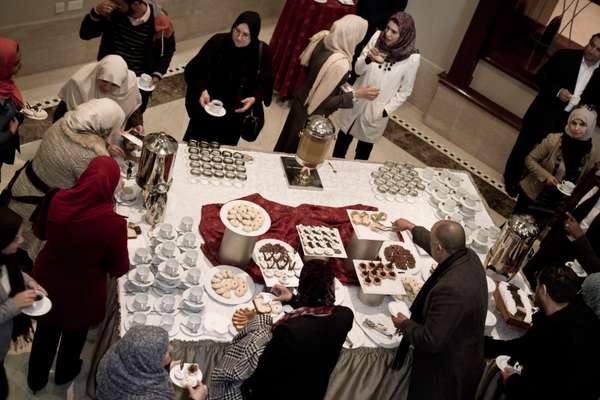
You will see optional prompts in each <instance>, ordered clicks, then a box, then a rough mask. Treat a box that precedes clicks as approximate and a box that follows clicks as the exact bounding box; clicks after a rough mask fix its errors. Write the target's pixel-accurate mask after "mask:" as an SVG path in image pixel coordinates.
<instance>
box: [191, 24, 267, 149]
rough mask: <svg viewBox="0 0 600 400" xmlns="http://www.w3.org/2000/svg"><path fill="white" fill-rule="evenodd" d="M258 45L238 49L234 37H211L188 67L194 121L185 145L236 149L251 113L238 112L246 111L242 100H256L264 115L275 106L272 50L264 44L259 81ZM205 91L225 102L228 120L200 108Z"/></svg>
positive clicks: (253, 44) (228, 35)
mask: <svg viewBox="0 0 600 400" xmlns="http://www.w3.org/2000/svg"><path fill="white" fill-rule="evenodd" d="M258 43H259V42H258V41H256V42H252V43H250V44H249V45H248V46H246V47H240V48H238V47H235V45H234V43H233V40H232V38H231V33H229V32H228V33H219V34H216V35H214V36H213V37H211V38H210V39H209V40H208V42H206V44H205V45H204V46H203V47H202V49H200V52H199V53H198V54H197V55H196V56H195V57H194V58H193V59H192V60H191V61H190V62H189V64H188V65H187V66H186V67H185V81H186V83H187V92H186V95H185V108H186V110H187V112H188V115H189V117H190V123H189V125H188V128H187V131H186V133H185V136H184V138H183V139H184V140H185V141H187V140H190V139H196V140H207V141H217V142H219V143H221V144H227V145H236V144H237V143H238V141H239V139H240V135H241V127H242V120H243V118H244V116H245V115H247V114H248V113H249V112H250V110H248V112H247V113H243V114H241V113H236V112H235V110H236V109H238V108H241V107H242V103H241V100H243V99H245V98H247V97H254V98H256V102H255V103H254V107H253V109H254V112H255V113H259V114H260V113H262V112H263V108H262V103H264V104H265V105H267V106H268V105H269V104H271V98H272V93H273V79H272V74H271V49H270V48H269V46H268V45H267V44H265V43H263V53H262V61H261V73H260V77H259V78H258V79H257V69H258V51H259V50H258ZM204 90H207V91H208V94H209V95H210V99H211V100H221V101H222V102H223V106H224V107H225V110H226V111H227V114H226V115H225V116H224V117H213V116H211V115H209V114H208V113H207V112H206V111H204V109H203V108H202V107H201V106H200V95H201V94H202V92H203V91H204Z"/></svg>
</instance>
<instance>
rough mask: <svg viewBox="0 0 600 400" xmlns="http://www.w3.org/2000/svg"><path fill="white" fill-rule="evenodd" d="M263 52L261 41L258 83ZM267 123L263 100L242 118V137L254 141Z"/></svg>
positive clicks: (259, 46)
mask: <svg viewBox="0 0 600 400" xmlns="http://www.w3.org/2000/svg"><path fill="white" fill-rule="evenodd" d="M262 53H263V43H262V42H260V43H259V45H258V70H257V72H256V82H257V84H258V83H259V81H260V67H261V65H262ZM257 107H260V108H261V110H260V111H258V109H257ZM264 125H265V114H264V111H263V110H262V102H260V101H259V102H255V103H254V104H253V105H252V107H250V113H249V114H248V115H246V116H245V117H244V119H243V120H242V128H241V129H242V134H241V136H242V139H244V140H245V141H247V142H254V141H255V140H256V138H257V137H258V134H259V133H260V131H261V130H262V128H263V126H264Z"/></svg>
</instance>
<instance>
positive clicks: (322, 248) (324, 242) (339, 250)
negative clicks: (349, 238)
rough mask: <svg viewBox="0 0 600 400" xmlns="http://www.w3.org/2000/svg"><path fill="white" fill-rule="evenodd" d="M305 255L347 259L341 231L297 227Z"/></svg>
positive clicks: (315, 227) (322, 227)
mask: <svg viewBox="0 0 600 400" xmlns="http://www.w3.org/2000/svg"><path fill="white" fill-rule="evenodd" d="M296 229H297V230H298V236H299V237H300V243H302V250H303V251H304V254H305V255H307V256H312V257H332V258H347V257H348V256H347V255H346V250H345V249H344V244H343V243H342V238H341V237H340V231H339V230H338V229H337V228H330V227H327V226H314V225H297V226H296Z"/></svg>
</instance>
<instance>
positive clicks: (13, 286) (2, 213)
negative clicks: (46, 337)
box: [0, 207, 31, 342]
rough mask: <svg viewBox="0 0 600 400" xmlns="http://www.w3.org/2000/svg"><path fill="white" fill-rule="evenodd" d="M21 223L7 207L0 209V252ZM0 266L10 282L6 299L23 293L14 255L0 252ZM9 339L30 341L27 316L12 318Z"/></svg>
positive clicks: (18, 217) (11, 239) (17, 215)
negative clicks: (2, 266) (4, 268)
mask: <svg viewBox="0 0 600 400" xmlns="http://www.w3.org/2000/svg"><path fill="white" fill-rule="evenodd" d="M22 222H23V219H22V218H21V216H19V214H17V213H15V212H14V211H12V210H11V209H9V208H7V207H0V250H2V249H4V248H6V247H7V246H8V245H9V244H11V243H12V242H13V241H14V240H15V237H16V236H17V233H18V232H19V228H20V227H21V223H22ZM0 265H6V271H7V272H8V281H9V282H10V293H9V294H8V297H14V296H15V294H17V293H19V292H22V291H24V290H25V281H24V279H23V274H22V273H21V268H20V266H19V264H18V262H17V258H16V255H15V254H3V253H1V252H0ZM11 337H12V340H13V341H14V342H16V341H18V340H19V338H20V337H23V339H25V340H26V341H29V340H30V339H31V319H30V318H29V317H28V316H26V315H24V314H19V315H17V316H16V317H14V318H13V330H12V336H11Z"/></svg>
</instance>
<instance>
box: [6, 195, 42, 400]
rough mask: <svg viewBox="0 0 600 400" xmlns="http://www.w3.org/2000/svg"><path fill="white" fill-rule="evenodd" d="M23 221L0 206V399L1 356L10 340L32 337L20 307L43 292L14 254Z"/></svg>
mask: <svg viewBox="0 0 600 400" xmlns="http://www.w3.org/2000/svg"><path fill="white" fill-rule="evenodd" d="M22 221H23V220H22V218H21V217H20V216H19V215H18V214H16V213H15V212H13V211H11V210H9V209H8V208H6V207H0V400H4V399H6V398H8V382H7V380H6V372H5V371H4V357H6V353H7V352H8V348H9V346H10V342H11V341H13V342H15V343H18V342H19V340H21V339H23V340H25V341H30V340H31V334H32V329H31V320H30V319H29V317H28V316H26V315H24V314H21V310H23V309H24V308H26V307H29V306H31V305H32V304H33V302H34V300H35V297H36V292H35V290H39V291H41V292H42V293H44V294H46V291H45V290H44V289H43V288H42V287H41V286H40V285H38V284H37V283H36V282H35V281H34V280H33V279H32V278H31V277H30V276H29V275H27V274H25V273H23V272H21V268H20V266H19V262H18V260H17V258H16V257H15V255H16V253H17V250H18V248H19V244H20V243H21V242H22V241H23V236H22V235H21V222H22ZM34 289H35V290H34Z"/></svg>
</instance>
